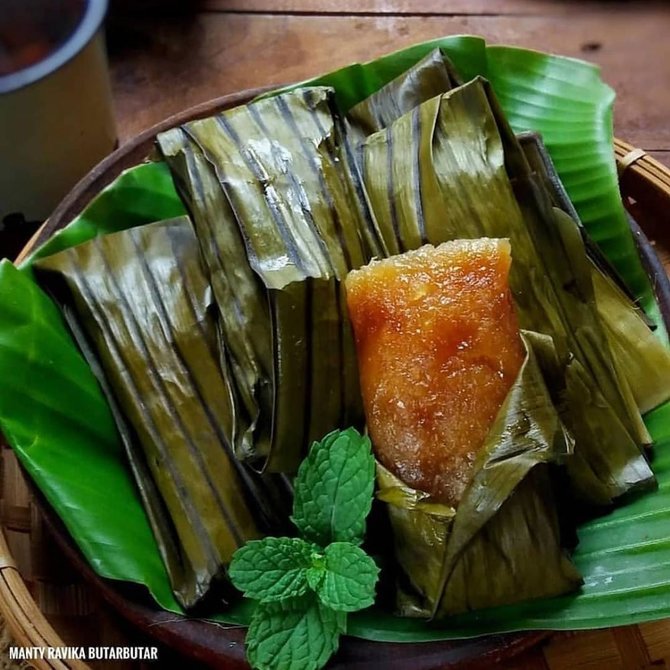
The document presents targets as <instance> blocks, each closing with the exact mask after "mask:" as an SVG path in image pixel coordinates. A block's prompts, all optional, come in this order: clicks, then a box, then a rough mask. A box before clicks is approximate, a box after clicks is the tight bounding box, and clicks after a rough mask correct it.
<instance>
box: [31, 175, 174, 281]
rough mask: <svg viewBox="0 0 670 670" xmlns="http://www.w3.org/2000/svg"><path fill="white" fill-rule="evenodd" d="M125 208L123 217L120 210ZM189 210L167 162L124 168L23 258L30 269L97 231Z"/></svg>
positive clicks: (92, 235)
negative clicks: (77, 211) (87, 203)
mask: <svg viewBox="0 0 670 670" xmlns="http://www.w3.org/2000/svg"><path fill="white" fill-rule="evenodd" d="M120 209H121V210H123V214H124V215H123V217H121V218H119V217H118V216H117V212H118V211H119V210H120ZM183 214H186V210H185V209H184V203H183V202H182V201H181V199H180V198H179V196H178V195H177V192H176V191H175V188H174V184H173V183H172V178H171V176H170V171H169V170H168V167H167V165H165V163H144V164H143V165H138V166H137V167H135V168H133V169H132V170H126V171H125V172H123V173H122V174H121V175H120V176H119V177H118V178H117V179H116V180H115V181H114V182H113V183H112V184H110V185H109V186H107V187H105V188H104V189H102V191H100V193H98V195H97V196H96V197H95V198H94V199H93V201H92V202H91V204H90V205H89V206H88V207H86V209H85V211H84V212H82V214H80V215H79V216H78V217H77V218H76V219H75V220H74V221H72V222H71V223H70V224H69V225H68V226H66V227H65V228H63V229H62V230H58V231H56V232H55V233H54V234H53V235H52V237H51V238H50V239H49V240H47V242H45V243H44V244H43V245H42V246H41V247H39V248H38V249H36V250H35V252H34V253H33V254H31V255H30V257H29V258H28V259H27V260H26V261H25V262H24V264H23V267H24V268H26V269H28V268H30V264H31V263H32V262H33V261H34V260H36V259H38V258H44V257H45V256H50V255H52V254H55V253H58V252H59V251H63V250H64V249H68V248H69V247H71V246H74V245H76V244H81V243H82V242H85V241H86V240H90V239H91V238H93V237H96V236H98V235H106V234H107V233H115V232H117V231H119V230H125V229H126V228H133V227H135V226H141V225H144V224H146V223H152V222H154V221H160V220H162V219H172V218H174V217H177V216H182V215H183Z"/></svg>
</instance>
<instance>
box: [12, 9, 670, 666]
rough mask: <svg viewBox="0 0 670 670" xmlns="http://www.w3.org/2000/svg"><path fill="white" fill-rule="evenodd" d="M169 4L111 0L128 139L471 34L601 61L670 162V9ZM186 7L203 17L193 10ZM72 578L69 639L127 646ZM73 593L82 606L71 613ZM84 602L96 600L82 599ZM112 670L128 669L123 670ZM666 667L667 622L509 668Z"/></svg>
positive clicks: (624, 109) (118, 97) (568, 644)
mask: <svg viewBox="0 0 670 670" xmlns="http://www.w3.org/2000/svg"><path fill="white" fill-rule="evenodd" d="M148 4H152V5H153V6H154V11H153V12H151V11H147V10H146V9H145V10H144V11H142V10H138V6H143V7H145V8H146V6H147V5H148ZM168 4H170V5H171V6H172V7H173V8H177V9H179V8H180V6H182V11H181V12H180V13H177V14H173V15H168V14H167V12H166V2H165V1H163V2H160V1H158V2H153V3H148V2H146V0H145V1H142V2H140V0H137V1H136V2H131V0H112V13H111V16H110V19H109V22H108V44H109V50H110V63H111V72H112V88H113V93H114V100H115V105H116V115H117V121H118V132H119V138H120V141H121V142H123V141H124V140H127V139H129V138H130V137H132V136H133V135H135V134H136V133H138V132H139V131H141V130H144V129H145V128H147V127H149V126H151V125H152V124H154V123H156V122H158V121H160V120H162V119H164V118H165V117H167V116H169V115H171V114H173V113H175V112H178V111H180V110H181V109H183V108H185V107H188V106H191V105H194V104H197V103H199V102H203V101H205V100H208V99H210V98H214V97H217V96H220V95H224V94H226V93H231V92H233V91H237V90H239V89H243V88H247V87H253V86H263V85H266V84H281V83H286V82H291V81H296V80H301V79H305V78H307V77H310V76H312V75H315V74H318V73H321V72H324V71H327V70H331V69H333V68H336V67H339V66H343V65H346V64H348V63H350V62H353V61H356V60H367V59H370V58H374V57H375V56H378V55H381V54H383V53H386V52H389V51H393V50H395V49H399V48H401V47H403V46H407V45H409V44H412V43H414V42H418V41H422V40H426V39H430V38H433V37H438V36H443V35H448V34H457V33H469V34H477V35H482V36H483V37H485V38H486V39H487V40H489V41H491V42H494V43H495V42H497V43H505V44H513V45H519V46H524V47H530V48H537V49H542V50H545V51H551V52H555V53H561V54H565V55H569V56H576V57H581V58H585V59H588V60H590V61H593V62H595V63H597V64H599V65H600V66H601V67H602V71H603V77H604V79H605V80H606V81H607V82H609V83H610V84H611V85H612V86H613V87H614V89H615V90H616V92H617V94H618V99H617V103H616V107H615V116H614V118H615V132H616V134H617V136H618V137H621V138H623V139H627V140H628V141H629V142H631V143H632V144H634V145H635V146H638V147H641V148H643V149H645V150H646V151H647V152H649V153H650V154H652V155H653V156H654V157H656V158H657V159H658V160H660V161H661V162H663V163H665V164H666V165H668V166H670V4H668V3H667V2H636V1H634V0H630V1H619V2H617V1H609V2H591V1H588V2H586V1H585V2H580V1H579V0H564V1H562V2H561V1H557V0H450V1H448V0H444V1H442V2H440V0H423V1H420V0H414V1H413V0H339V1H338V0H313V1H312V2H309V1H308V0H203V1H201V2H197V3H196V2H192V3H189V2H188V1H187V0H181V1H180V0H172V1H171V2H170V3H168ZM186 5H189V7H191V9H189V10H188V11H185V10H183V6H186ZM194 7H197V8H196V9H194ZM17 523H18V522H17ZM10 535H11V533H10ZM11 541H12V537H10V542H11ZM21 541H23V542H24V544H25V538H24V539H23V540H21V535H20V533H17V534H15V537H14V540H13V542H14V547H13V548H12V549H13V552H14V555H20V554H23V555H24V558H25V560H29V558H30V556H29V555H28V554H30V552H29V550H28V548H27V547H26V546H23V547H21V546H20V542H21ZM18 558H20V556H18ZM47 572H50V573H52V572H53V570H50V571H47ZM70 581H71V582H72V583H71V584H70V583H69V582H68V579H65V582H66V583H65V584H63V587H62V589H60V590H58V589H59V587H58V586H56V587H54V586H53V584H52V585H50V588H55V589H56V591H55V592H54V593H55V595H54V593H52V594H51V596H50V597H49V598H46V600H45V598H42V599H41V602H43V603H44V602H46V603H47V606H48V605H49V603H50V604H51V606H52V608H54V609H55V610H56V611H55V612H52V613H51V615H50V616H49V618H50V620H52V621H54V623H55V624H56V626H57V628H59V631H60V632H62V633H63V634H64V636H65V637H66V639H67V640H69V641H70V642H71V643H77V637H79V642H78V643H80V644H81V635H82V634H85V635H86V636H87V638H88V640H89V643H95V642H93V641H94V640H96V641H97V642H98V643H101V644H110V639H111V640H113V642H112V643H116V644H118V643H119V641H120V640H121V639H126V638H127V636H128V634H129V632H128V631H127V630H126V631H124V632H122V633H119V625H118V621H116V619H115V618H114V617H111V618H110V616H109V615H108V614H107V613H106V612H105V610H104V608H101V606H100V605H99V604H98V603H97V601H96V600H95V599H92V600H90V599H91V596H90V594H85V591H81V590H80V588H79V587H78V586H77V584H76V577H75V576H74V575H71V576H70ZM42 584H44V582H42ZM59 594H60V595H59ZM63 594H65V597H64V595H63ZM68 594H69V595H68ZM82 594H85V595H82ZM67 597H71V598H73V599H74V601H76V602H74V601H73V602H74V604H73V606H72V607H71V608H68V605H67V602H66V601H67ZM82 598H84V600H86V599H89V600H86V602H85V603H83V604H82V602H83V601H82V602H80V601H81V599H82ZM55 603H57V604H55ZM47 609H48V607H47ZM68 611H71V612H74V611H76V613H77V614H78V616H77V617H76V624H75V625H74V626H73V625H72V622H70V623H68ZM83 611H90V617H91V619H90V620H91V630H88V631H87V632H85V633H81V632H80V633H77V632H76V630H78V629H79V626H80V624H81V620H82V617H81V614H82V612H83ZM101 617H102V621H104V622H107V623H106V624H105V625H108V629H107V630H105V631H101V630H100V628H99V626H100V624H99V622H100V620H101ZM110 622H111V623H110ZM93 629H95V630H93ZM161 658H164V659H167V656H163V655H162V656H161ZM105 665H107V664H105ZM161 665H164V664H161ZM98 667H103V666H98ZM109 667H112V666H111V665H110V666H109ZM113 667H114V668H115V669H116V670H121V668H123V667H124V664H113ZM164 667H165V666H164ZM666 667H667V668H670V623H668V622H660V623H653V624H646V625H643V626H639V627H638V626H634V627H629V628H618V629H613V630H604V631H590V632H584V633H574V634H573V633H562V634H557V635H556V636H554V637H553V638H552V639H551V640H550V641H549V642H548V644H546V645H544V646H543V647H542V648H540V649H536V650H533V651H531V652H529V653H527V654H525V655H524V656H523V657H521V658H518V659H515V660H514V661H513V662H510V663H508V664H506V665H504V666H501V670H511V669H512V668H516V669H518V670H547V669H550V670H568V669H570V670H586V669H588V670H634V669H644V668H648V669H649V670H651V669H652V668H653V669H655V670H661V669H663V668H666Z"/></svg>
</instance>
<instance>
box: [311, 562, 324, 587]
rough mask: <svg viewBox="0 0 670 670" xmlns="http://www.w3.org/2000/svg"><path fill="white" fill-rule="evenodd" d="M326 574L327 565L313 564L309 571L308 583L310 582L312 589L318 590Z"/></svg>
mask: <svg viewBox="0 0 670 670" xmlns="http://www.w3.org/2000/svg"><path fill="white" fill-rule="evenodd" d="M325 576H326V568H325V566H322V565H320V566H318V567H317V566H312V567H311V568H310V569H309V570H308V571H307V583H308V584H309V588H310V589H312V591H316V590H318V588H319V586H320V585H321V582H322V581H323V578H324V577H325Z"/></svg>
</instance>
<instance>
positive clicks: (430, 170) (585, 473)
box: [361, 79, 654, 505]
mask: <svg viewBox="0 0 670 670" xmlns="http://www.w3.org/2000/svg"><path fill="white" fill-rule="evenodd" d="M492 100H493V97H492V92H491V91H490V89H489V88H488V87H487V86H486V84H485V83H484V82H483V81H482V80H481V79H475V80H473V81H472V82H470V83H468V84H465V85H464V86H461V87H459V88H457V89H453V90H452V91H450V92H448V93H446V94H444V95H443V96H438V97H435V98H432V99H430V100H428V101H427V102H425V103H423V104H422V105H420V106H419V107H416V108H414V109H413V110H412V111H411V112H409V113H407V114H405V115H404V116H402V117H400V118H399V119H397V120H396V121H395V122H394V123H393V124H391V126H389V127H388V128H386V129H384V130H382V131H379V132H377V133H375V134H373V135H371V136H369V137H368V138H367V139H366V141H365V142H364V144H363V145H362V148H361V156H362V159H361V160H362V175H363V180H364V183H365V186H366V190H367V192H368V195H369V198H370V203H371V206H372V208H373V211H374V212H375V216H376V219H377V222H378V224H379V227H380V230H381V232H382V236H383V238H384V240H385V244H386V246H387V248H389V249H390V250H391V253H401V252H403V251H405V250H407V249H414V248H417V247H418V246H420V245H421V244H423V243H425V242H430V243H432V244H439V243H441V242H444V241H447V240H449V239H458V238H476V237H510V239H511V244H512V249H513V255H514V263H513V264H512V271H511V275H510V286H511V289H512V293H513V295H514V298H515V301H516V305H517V308H518V311H519V318H520V323H521V326H522V327H523V328H525V329H528V330H533V331H536V332H542V333H546V334H550V335H551V336H552V337H553V339H554V343H555V346H556V349H557V352H558V356H559V359H560V360H561V361H562V366H563V367H564V370H565V398H564V400H563V401H562V402H561V403H560V407H561V409H562V417H563V419H564V421H565V423H566V425H567V426H568V428H569V429H570V430H571V432H572V433H573V434H574V436H575V439H576V442H577V445H576V448H575V458H573V459H570V461H569V463H568V465H567V467H568V469H569V472H570V474H571V481H572V482H573V484H574V486H575V491H576V493H577V494H578V495H579V496H580V497H581V498H583V499H584V500H586V501H588V502H591V503H594V504H598V505H607V504H609V503H611V502H612V500H613V499H615V498H616V497H618V496H620V495H623V494H624V493H627V492H628V491H630V490H632V489H635V488H645V487H649V486H653V485H654V478H653V473H652V471H651V469H650V468H649V466H648V464H647V462H646V460H645V457H644V455H643V454H642V452H641V451H640V448H639V446H640V445H641V444H642V443H643V442H644V441H645V439H646V437H647V434H646V431H645V430H644V427H643V426H642V425H641V421H640V417H639V412H638V410H637V408H636V407H635V406H632V407H631V406H630V403H628V404H627V403H626V398H625V397H624V396H623V393H622V391H621V389H620V387H619V384H618V380H617V377H616V374H615V371H614V367H613V363H612V360H611V354H610V352H609V343H608V341H607V339H606V336H605V334H604V332H603V330H602V327H601V325H600V322H599V316H598V313H597V309H596V306H595V300H594V297H593V285H592V283H591V266H590V265H589V261H588V259H587V257H586V253H585V250H584V246H583V242H582V238H581V235H580V233H579V229H578V228H577V225H576V224H575V223H574V222H573V221H572V219H570V218H569V217H568V216H567V215H566V214H565V213H563V212H562V211H560V210H558V209H557V208H554V207H552V203H551V200H550V197H549V194H548V193H547V192H546V191H544V190H543V189H542V184H541V182H540V180H539V179H536V178H535V177H534V175H533V174H532V173H531V172H530V169H529V166H528V163H527V162H526V160H525V156H524V154H523V151H522V150H521V148H520V146H519V144H518V143H517V141H516V139H515V137H514V135H513V133H512V131H511V129H510V128H509V127H508V126H507V125H506V124H505V121H504V118H503V117H502V115H501V113H500V112H499V110H498V109H497V107H496V105H495V100H493V102H491V101H492ZM483 147H485V148H486V149H485V151H484V150H483ZM508 175H510V176H511V177H512V178H513V182H511V181H510V176H508ZM604 442H606V444H607V448H605V445H604Z"/></svg>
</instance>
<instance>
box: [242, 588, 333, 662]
mask: <svg viewBox="0 0 670 670" xmlns="http://www.w3.org/2000/svg"><path fill="white" fill-rule="evenodd" d="M345 630H346V614H343V613H342V612H334V611H333V610H331V609H329V608H328V607H324V605H322V604H321V603H320V602H319V601H318V599H317V598H316V596H315V595H314V594H312V593H310V594H307V595H304V596H300V597H297V598H291V599H289V600H284V601H282V602H276V603H260V604H259V605H258V606H257V607H256V610H255V611H254V614H253V616H252V618H251V625H250V626H249V630H248V632H247V638H246V647H247V659H248V660H249V663H250V664H251V666H252V667H253V668H255V669H256V670H276V669H277V668H281V670H319V668H322V667H323V666H324V665H325V664H326V663H327V662H328V659H329V658H330V657H331V656H332V654H333V653H334V652H335V651H336V650H337V647H338V645H339V640H340V634H341V633H344V632H345Z"/></svg>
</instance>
